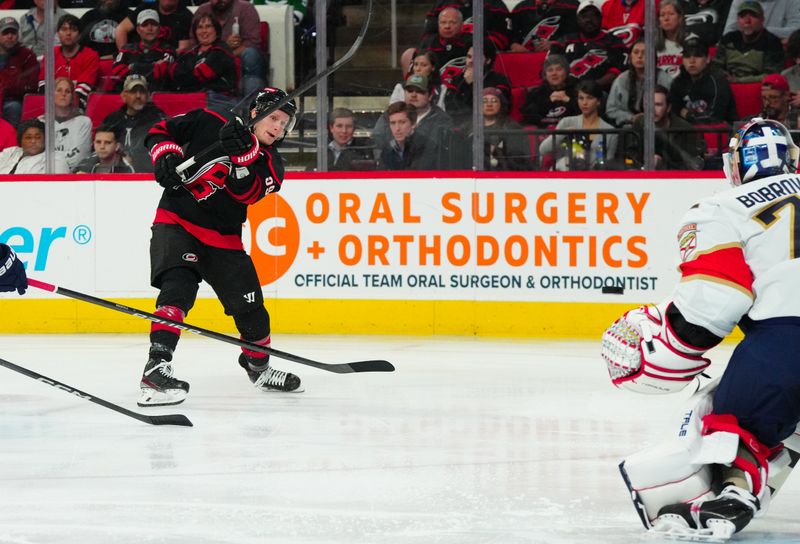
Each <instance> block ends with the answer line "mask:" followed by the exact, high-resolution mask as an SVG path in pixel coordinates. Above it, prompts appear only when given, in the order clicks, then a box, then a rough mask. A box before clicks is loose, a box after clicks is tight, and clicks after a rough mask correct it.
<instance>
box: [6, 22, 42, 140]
mask: <svg viewBox="0 0 800 544" xmlns="http://www.w3.org/2000/svg"><path fill="white" fill-rule="evenodd" d="M0 57H2V58H4V59H5V61H4V64H3V66H2V68H0V89H2V100H3V118H4V119H6V120H7V121H8V122H9V123H11V124H12V125H14V126H17V125H18V124H19V121H20V117H21V116H22V98H23V97H24V96H25V94H26V93H33V92H36V85H37V83H38V81H39V63H38V62H37V61H36V55H34V53H33V51H31V50H30V49H28V48H27V47H25V46H23V45H20V43H19V23H18V22H17V20H16V19H14V18H13V17H3V18H2V19H0Z"/></svg>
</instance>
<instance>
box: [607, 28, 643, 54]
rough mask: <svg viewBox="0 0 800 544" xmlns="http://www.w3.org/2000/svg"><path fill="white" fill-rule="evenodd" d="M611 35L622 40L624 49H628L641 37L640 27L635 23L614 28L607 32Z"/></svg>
mask: <svg viewBox="0 0 800 544" xmlns="http://www.w3.org/2000/svg"><path fill="white" fill-rule="evenodd" d="M609 32H610V33H611V34H613V35H614V36H616V37H617V38H619V39H620V40H622V43H624V44H625V47H628V48H629V47H630V46H631V45H633V42H635V41H636V40H638V39H639V36H641V35H642V27H640V26H639V25H638V24H636V23H631V24H628V25H622V26H618V27H614V28H612V29H611V30H609Z"/></svg>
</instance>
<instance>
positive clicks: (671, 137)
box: [626, 113, 706, 170]
mask: <svg viewBox="0 0 800 544" xmlns="http://www.w3.org/2000/svg"><path fill="white" fill-rule="evenodd" d="M669 124H670V127H669V128H670V131H669V132H667V131H662V130H656V134H655V154H656V155H658V156H660V157H661V161H660V162H659V163H658V164H657V165H656V167H657V168H658V169H659V170H702V168H703V155H704V154H705V147H706V144H705V140H703V138H702V136H701V135H700V134H699V133H698V132H696V131H695V130H694V126H692V125H691V124H690V123H689V122H688V121H686V120H684V119H683V118H682V117H680V116H678V115H675V114H674V113H670V114H669ZM643 126H644V118H642V117H638V118H637V119H636V120H635V121H634V122H633V130H635V131H636V132H637V134H639V135H641V134H642V133H643ZM681 130H684V131H685V132H680V131H681ZM626 141H627V142H628V143H629V147H628V151H627V155H628V157H630V158H631V159H633V161H634V164H636V165H637V166H639V165H641V164H643V162H644V159H643V157H644V156H643V153H642V138H641V137H640V138H628V139H627V140H626Z"/></svg>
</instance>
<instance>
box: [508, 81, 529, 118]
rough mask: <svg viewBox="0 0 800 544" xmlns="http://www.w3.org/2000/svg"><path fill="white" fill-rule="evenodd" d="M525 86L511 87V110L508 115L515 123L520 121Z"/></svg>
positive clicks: (525, 92) (526, 89)
mask: <svg viewBox="0 0 800 544" xmlns="http://www.w3.org/2000/svg"><path fill="white" fill-rule="evenodd" d="M526 94H528V88H527V87H511V111H510V112H509V114H508V116H509V117H511V118H512V119H513V120H514V121H516V122H517V123H521V122H522V105H523V104H524V103H525V95H526Z"/></svg>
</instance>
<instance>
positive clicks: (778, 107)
mask: <svg viewBox="0 0 800 544" xmlns="http://www.w3.org/2000/svg"><path fill="white" fill-rule="evenodd" d="M790 100H791V93H790V90H789V82H788V81H786V78H785V77H783V76H782V75H781V74H767V75H766V76H764V80H763V81H762V82H761V113H759V114H758V115H756V116H755V117H761V118H763V119H774V120H775V121H780V122H781V123H783V124H784V125H786V126H787V127H788V128H789V130H795V129H798V128H800V126H798V114H799V113H800V111H798V109H797V108H793V107H792V106H791V103H790Z"/></svg>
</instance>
